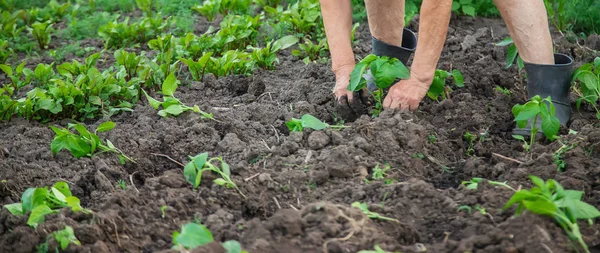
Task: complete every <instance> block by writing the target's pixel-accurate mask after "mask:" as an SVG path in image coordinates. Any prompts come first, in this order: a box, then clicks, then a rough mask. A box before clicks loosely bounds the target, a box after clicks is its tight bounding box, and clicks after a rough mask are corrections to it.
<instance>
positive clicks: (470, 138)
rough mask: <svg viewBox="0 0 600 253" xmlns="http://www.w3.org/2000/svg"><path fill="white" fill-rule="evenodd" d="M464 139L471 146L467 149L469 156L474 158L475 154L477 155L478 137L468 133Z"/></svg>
mask: <svg viewBox="0 0 600 253" xmlns="http://www.w3.org/2000/svg"><path fill="white" fill-rule="evenodd" d="M463 138H464V139H465V141H466V142H467V143H468V144H469V146H468V148H467V155H468V156H472V155H473V154H475V141H477V137H476V136H475V135H473V134H472V133H471V132H469V131H467V132H465V134H464V135H463Z"/></svg>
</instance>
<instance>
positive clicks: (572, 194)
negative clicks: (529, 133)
mask: <svg viewBox="0 0 600 253" xmlns="http://www.w3.org/2000/svg"><path fill="white" fill-rule="evenodd" d="M529 178H530V179H531V181H532V182H533V184H534V185H535V186H534V187H532V188H531V189H530V190H526V189H522V190H519V191H517V192H515V193H514V195H513V196H512V197H511V198H510V200H509V201H508V203H506V205H505V206H504V208H503V209H504V210H506V209H508V208H509V207H511V206H513V205H515V204H516V205H517V209H516V211H515V215H520V214H521V213H523V211H524V210H528V211H530V212H532V213H535V214H538V215H544V216H549V217H552V218H553V219H554V220H555V221H556V223H558V225H560V226H561V227H562V228H563V230H564V231H565V232H566V233H567V236H569V238H570V239H572V240H574V241H576V242H578V243H579V244H580V245H581V247H583V249H584V250H585V251H586V252H589V249H588V247H587V245H586V244H585V242H584V241H583V238H582V235H581V232H580V230H579V225H578V224H577V221H578V220H588V222H590V223H591V222H592V219H594V218H596V217H600V211H598V209H597V208H596V207H594V206H592V205H590V204H588V203H585V202H583V201H581V199H582V197H583V192H582V191H575V190H565V189H564V188H563V187H562V186H561V185H560V184H559V183H558V182H556V181H555V180H553V179H549V180H547V181H546V182H544V180H542V179H540V178H538V177H536V176H533V175H530V176H529Z"/></svg>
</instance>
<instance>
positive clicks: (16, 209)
mask: <svg viewBox="0 0 600 253" xmlns="http://www.w3.org/2000/svg"><path fill="white" fill-rule="evenodd" d="M4 208H6V209H7V210H8V211H9V212H10V213H11V214H12V215H19V216H20V215H24V214H25V211H24V210H23V204H21V203H13V204H8V205H4Z"/></svg>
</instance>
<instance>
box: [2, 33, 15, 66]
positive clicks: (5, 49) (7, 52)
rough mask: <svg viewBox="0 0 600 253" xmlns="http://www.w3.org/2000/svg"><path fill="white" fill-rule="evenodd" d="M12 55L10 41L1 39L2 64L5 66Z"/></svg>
mask: <svg viewBox="0 0 600 253" xmlns="http://www.w3.org/2000/svg"><path fill="white" fill-rule="evenodd" d="M12 53H13V52H12V49H9V48H8V41H6V40H3V39H0V64H4V63H5V62H6V60H7V59H8V57H9V56H10V55H11V54H12Z"/></svg>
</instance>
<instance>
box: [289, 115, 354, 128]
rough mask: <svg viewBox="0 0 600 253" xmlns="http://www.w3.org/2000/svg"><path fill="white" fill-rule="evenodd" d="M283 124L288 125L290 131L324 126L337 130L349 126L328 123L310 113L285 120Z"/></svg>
mask: <svg viewBox="0 0 600 253" xmlns="http://www.w3.org/2000/svg"><path fill="white" fill-rule="evenodd" d="M285 125H286V126H287V127H288V129H289V130H290V132H302V131H304V128H311V129H314V130H323V129H325V128H333V129H338V130H339V129H342V128H348V127H349V126H344V125H329V124H327V123H325V122H323V121H321V120H319V119H317V118H316V117H315V116H312V115H310V114H304V115H302V118H300V119H296V118H292V119H291V120H289V121H287V122H285Z"/></svg>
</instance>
